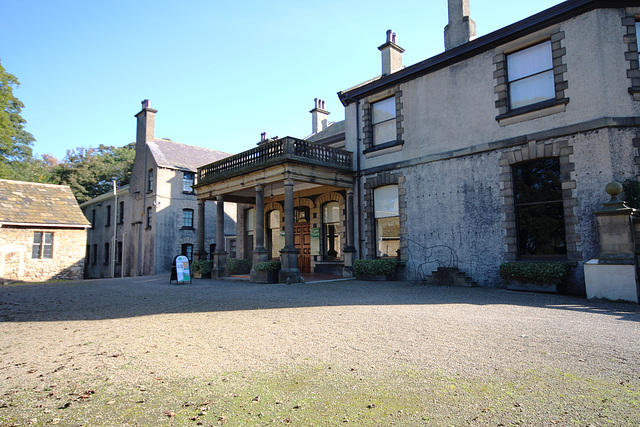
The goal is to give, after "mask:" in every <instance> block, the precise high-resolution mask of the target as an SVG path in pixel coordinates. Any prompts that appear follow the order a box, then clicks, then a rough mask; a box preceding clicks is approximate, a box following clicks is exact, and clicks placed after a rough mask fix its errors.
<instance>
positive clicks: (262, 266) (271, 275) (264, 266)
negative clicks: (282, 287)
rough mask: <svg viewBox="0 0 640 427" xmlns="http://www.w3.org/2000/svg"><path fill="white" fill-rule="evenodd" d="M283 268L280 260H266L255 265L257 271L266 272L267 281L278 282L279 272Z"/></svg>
mask: <svg viewBox="0 0 640 427" xmlns="http://www.w3.org/2000/svg"><path fill="white" fill-rule="evenodd" d="M280 268H282V265H281V264H280V261H264V262H258V263H256V265H254V266H253V269H254V270H255V271H260V272H264V273H263V274H264V275H265V281H266V282H267V283H278V272H279V271H280Z"/></svg>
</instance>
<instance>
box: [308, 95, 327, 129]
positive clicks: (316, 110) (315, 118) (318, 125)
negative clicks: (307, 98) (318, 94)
mask: <svg viewBox="0 0 640 427" xmlns="http://www.w3.org/2000/svg"><path fill="white" fill-rule="evenodd" d="M313 102H314V103H315V107H313V110H311V111H309V112H310V113H311V133H313V134H316V133H318V132H320V131H321V130H325V129H326V128H327V126H328V125H329V114H331V113H330V112H328V111H327V110H325V109H324V101H323V100H321V99H318V98H314V100H313Z"/></svg>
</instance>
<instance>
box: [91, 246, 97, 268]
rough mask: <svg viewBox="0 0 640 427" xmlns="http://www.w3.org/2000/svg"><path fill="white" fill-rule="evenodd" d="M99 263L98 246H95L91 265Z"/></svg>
mask: <svg viewBox="0 0 640 427" xmlns="http://www.w3.org/2000/svg"><path fill="white" fill-rule="evenodd" d="M97 263H98V245H95V244H94V245H93V253H92V254H91V264H93V265H96V264H97Z"/></svg>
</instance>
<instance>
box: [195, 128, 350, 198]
mask: <svg viewBox="0 0 640 427" xmlns="http://www.w3.org/2000/svg"><path fill="white" fill-rule="evenodd" d="M352 159H353V155H352V153H351V152H350V151H346V150H341V149H338V148H331V147H327V146H325V145H322V144H316V143H313V142H309V141H305V140H302V139H297V138H292V137H285V138H281V139H276V140H274V141H270V142H267V143H265V144H262V145H260V146H258V147H256V148H253V149H251V150H247V151H244V152H242V153H240V154H236V155H235V156H231V157H227V158H225V159H222V160H219V161H217V162H214V163H211V164H208V165H205V166H202V167H200V168H198V184H197V187H204V186H207V185H209V184H213V183H215V182H219V181H222V180H226V179H229V178H232V177H236V176H242V175H246V174H248V173H251V172H253V171H259V170H265V169H268V168H270V167H273V166H280V165H283V164H287V163H291V164H297V165H307V166H310V167H315V168H326V169H329V170H335V171H341V172H347V173H348V172H351V171H352V170H353V160H352Z"/></svg>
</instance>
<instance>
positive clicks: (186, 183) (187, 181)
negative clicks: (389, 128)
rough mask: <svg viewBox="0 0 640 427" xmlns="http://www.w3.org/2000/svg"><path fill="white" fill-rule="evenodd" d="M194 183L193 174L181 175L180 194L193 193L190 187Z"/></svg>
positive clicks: (185, 173) (184, 173)
mask: <svg viewBox="0 0 640 427" xmlns="http://www.w3.org/2000/svg"><path fill="white" fill-rule="evenodd" d="M194 182H195V174H194V173H193V172H183V175H182V192H183V193H193V188H192V185H193V184H194Z"/></svg>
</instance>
